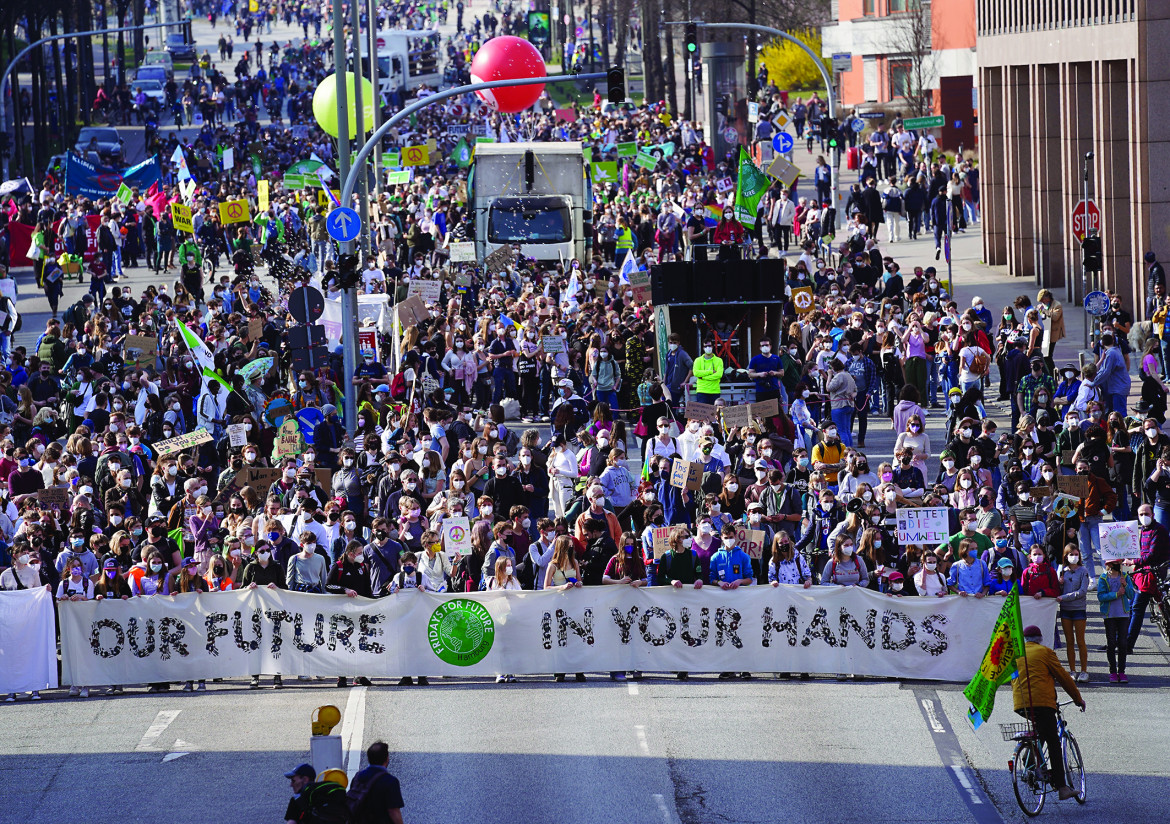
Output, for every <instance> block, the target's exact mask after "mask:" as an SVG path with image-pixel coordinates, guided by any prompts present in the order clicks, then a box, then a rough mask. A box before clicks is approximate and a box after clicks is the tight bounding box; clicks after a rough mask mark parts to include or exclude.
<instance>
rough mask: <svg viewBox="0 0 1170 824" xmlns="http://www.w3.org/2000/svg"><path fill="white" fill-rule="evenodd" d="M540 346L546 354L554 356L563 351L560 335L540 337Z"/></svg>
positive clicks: (562, 339) (563, 343) (562, 340)
mask: <svg viewBox="0 0 1170 824" xmlns="http://www.w3.org/2000/svg"><path fill="white" fill-rule="evenodd" d="M540 346H541V348H542V349H544V351H545V353H546V354H549V355H556V354H559V353H561V352H564V351H565V341H564V338H562V337H561V336H560V335H542V336H541V338H540Z"/></svg>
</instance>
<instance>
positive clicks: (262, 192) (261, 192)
mask: <svg viewBox="0 0 1170 824" xmlns="http://www.w3.org/2000/svg"><path fill="white" fill-rule="evenodd" d="M256 197H257V199H259V201H260V211H261V212H267V211H268V181H267V180H259V181H257V182H256Z"/></svg>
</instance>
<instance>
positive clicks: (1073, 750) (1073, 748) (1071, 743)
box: [1064, 732, 1085, 804]
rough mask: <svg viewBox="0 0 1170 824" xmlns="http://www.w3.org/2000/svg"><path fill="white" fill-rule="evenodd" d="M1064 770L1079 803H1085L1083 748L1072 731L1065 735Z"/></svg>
mask: <svg viewBox="0 0 1170 824" xmlns="http://www.w3.org/2000/svg"><path fill="white" fill-rule="evenodd" d="M1064 771H1065V773H1066V774H1067V779H1068V785H1069V786H1070V787H1072V788H1073V790H1075V791H1076V796H1075V798H1076V800H1077V803H1078V804H1084V803H1085V762H1084V761H1082V760H1081V748H1080V746H1079V745H1078V744H1077V740H1076V739H1075V738H1073V737H1072V733H1067V732H1066V733H1065V736H1064Z"/></svg>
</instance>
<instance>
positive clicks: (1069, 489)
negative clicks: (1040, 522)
mask: <svg viewBox="0 0 1170 824" xmlns="http://www.w3.org/2000/svg"><path fill="white" fill-rule="evenodd" d="M1056 488H1057V490H1059V491H1060V492H1063V493H1065V494H1066V495H1072V496H1073V497H1074V498H1087V497H1088V495H1089V479H1088V478H1086V477H1085V476H1083V475H1057V476H1056Z"/></svg>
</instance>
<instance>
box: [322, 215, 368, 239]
mask: <svg viewBox="0 0 1170 824" xmlns="http://www.w3.org/2000/svg"><path fill="white" fill-rule="evenodd" d="M325 229H326V231H328V232H329V237H331V238H333V239H334V240H337V241H340V242H342V243H346V242H348V241H351V240H356V239H357V236H358V235H360V234H361V233H362V219H361V217H360V216H359V215H358V213H357V212H355V211H354V210H353V209H349V208H347V207H345V206H338V207H337V208H336V209H334V210H333V211H332V212H330V213H329V214H328V216H327V217H326V218H325Z"/></svg>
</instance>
